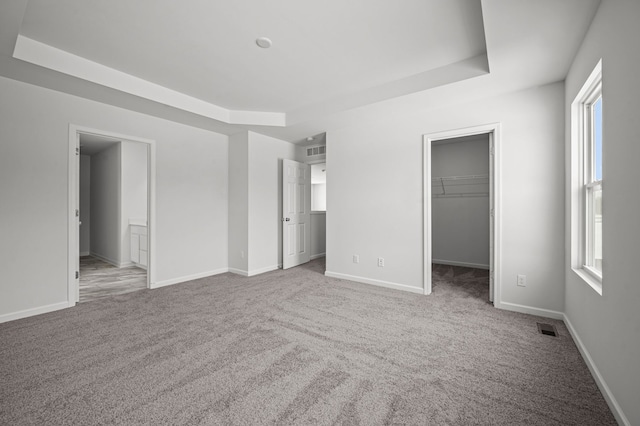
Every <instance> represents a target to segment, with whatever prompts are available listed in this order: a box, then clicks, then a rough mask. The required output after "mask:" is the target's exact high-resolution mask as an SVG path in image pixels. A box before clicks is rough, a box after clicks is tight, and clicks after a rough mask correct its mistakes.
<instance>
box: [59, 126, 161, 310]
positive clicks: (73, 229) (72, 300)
mask: <svg viewBox="0 0 640 426" xmlns="http://www.w3.org/2000/svg"><path fill="white" fill-rule="evenodd" d="M80 134H90V135H97V136H105V137H107V138H110V139H120V140H123V141H129V142H141V143H145V144H147V145H148V151H147V152H148V155H147V238H148V264H147V288H153V286H154V284H155V282H156V259H155V254H156V233H155V230H156V223H155V220H156V141H155V140H153V139H146V138H141V137H138V136H131V135H123V134H121V133H115V132H111V131H108V130H99V129H94V128H90V127H85V126H80V125H77V124H69V155H68V160H69V161H68V170H69V179H68V182H69V187H68V211H67V217H68V221H69V222H68V226H67V228H68V238H67V241H68V249H67V260H68V266H67V272H68V274H67V277H68V279H67V299H68V303H69V306H74V305H75V304H76V303H78V302H79V291H80V288H79V281H78V280H77V279H76V270H77V269H76V267H77V266H76V258H79V257H80V246H79V244H78V232H79V231H78V226H77V224H78V221H79V217H76V215H75V210H76V208H77V206H76V200H77V196H78V191H79V182H80V176H79V173H78V170H79V167H78V165H79V163H80V153H79V139H80ZM77 149H78V150H77Z"/></svg>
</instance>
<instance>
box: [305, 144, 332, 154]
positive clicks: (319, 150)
mask: <svg viewBox="0 0 640 426" xmlns="http://www.w3.org/2000/svg"><path fill="white" fill-rule="evenodd" d="M326 153H327V146H326V145H318V146H310V147H307V157H314V156H316V155H325V154H326Z"/></svg>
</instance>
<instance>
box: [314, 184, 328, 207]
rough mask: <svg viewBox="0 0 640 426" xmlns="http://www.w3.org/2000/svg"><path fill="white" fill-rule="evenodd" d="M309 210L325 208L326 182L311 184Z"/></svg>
mask: <svg viewBox="0 0 640 426" xmlns="http://www.w3.org/2000/svg"><path fill="white" fill-rule="evenodd" d="M311 210H313V211H326V210H327V184H326V183H314V184H311Z"/></svg>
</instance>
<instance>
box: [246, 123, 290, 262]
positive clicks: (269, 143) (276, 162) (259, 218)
mask: <svg viewBox="0 0 640 426" xmlns="http://www.w3.org/2000/svg"><path fill="white" fill-rule="evenodd" d="M248 158H249V253H251V255H250V257H249V271H250V272H251V273H252V274H253V273H259V272H264V271H269V270H273V269H276V268H278V266H279V265H282V159H287V160H296V146H295V145H294V144H291V143H289V142H285V141H282V140H279V139H275V138H272V137H269V136H264V135H261V134H258V133H254V132H249V155H248Z"/></svg>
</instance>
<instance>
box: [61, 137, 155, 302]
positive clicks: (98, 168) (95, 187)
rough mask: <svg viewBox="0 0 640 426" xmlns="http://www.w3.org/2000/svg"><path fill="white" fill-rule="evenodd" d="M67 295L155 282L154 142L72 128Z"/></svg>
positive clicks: (96, 294) (85, 296)
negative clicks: (153, 276)
mask: <svg viewBox="0 0 640 426" xmlns="http://www.w3.org/2000/svg"><path fill="white" fill-rule="evenodd" d="M69 139H70V162H69V165H70V167H69V169H70V170H69V182H70V187H69V195H70V197H69V200H70V202H69V206H70V216H71V219H70V226H69V265H70V272H71V273H70V274H69V300H70V302H72V303H77V302H88V301H92V300H96V299H100V298H103V297H109V296H114V295H118V294H124V293H129V292H132V291H137V290H140V289H144V288H150V287H151V283H152V282H153V281H152V280H153V278H152V275H153V269H152V267H153V260H152V258H153V257H152V256H153V253H154V250H153V248H154V245H153V204H154V203H153V199H154V197H153V195H154V189H155V183H154V181H153V176H154V173H153V169H154V161H153V159H154V153H155V151H154V145H153V142H152V141H146V140H140V139H138V140H135V138H130V137H126V136H123V135H117V134H113V133H111V134H110V133H107V132H100V131H96V130H92V129H85V128H79V127H76V126H71V127H70V136H69Z"/></svg>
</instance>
